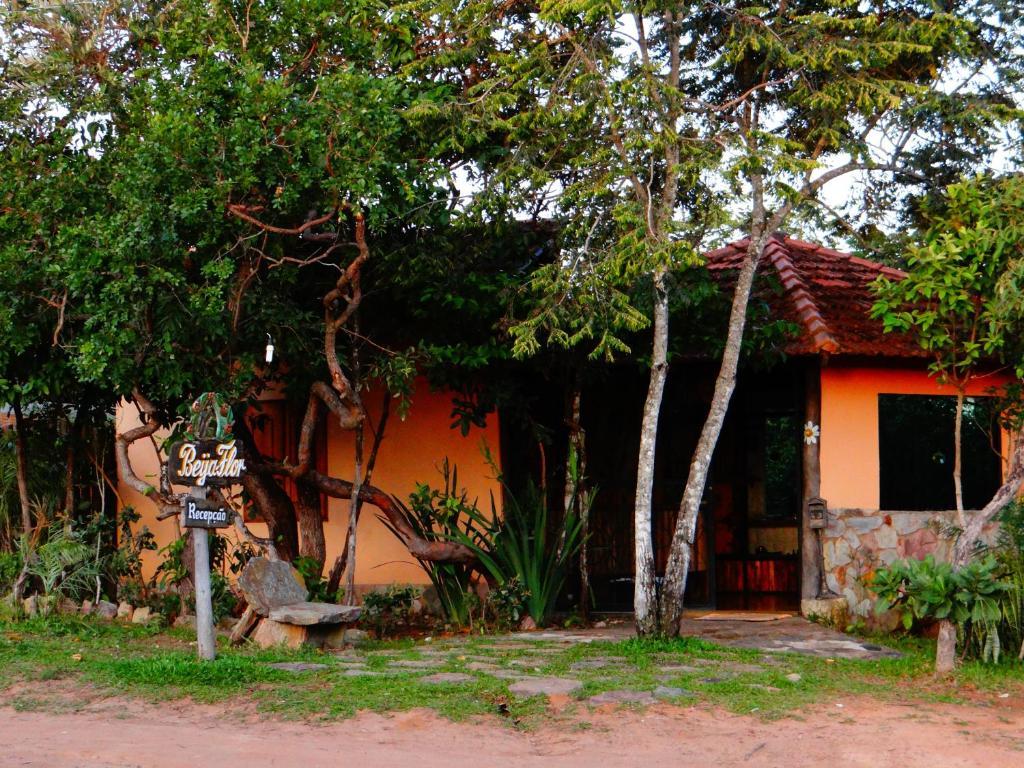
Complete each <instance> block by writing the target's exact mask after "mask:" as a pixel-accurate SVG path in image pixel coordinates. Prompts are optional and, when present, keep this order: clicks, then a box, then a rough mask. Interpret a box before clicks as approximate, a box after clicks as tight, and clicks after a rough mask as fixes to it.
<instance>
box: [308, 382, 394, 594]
mask: <svg viewBox="0 0 1024 768" xmlns="http://www.w3.org/2000/svg"><path fill="white" fill-rule="evenodd" d="M390 415H391V394H390V393H389V392H388V391H387V390H386V389H385V390H384V391H383V393H382V399H381V406H380V419H379V420H378V421H377V429H376V430H374V432H373V445H372V447H371V448H370V458H369V459H368V460H367V462H366V472H365V473H364V474H363V482H362V486H363V487H365V486H368V485H369V484H370V480H371V479H372V478H373V469H374V467H375V466H376V465H377V455H378V454H379V453H380V446H381V443H382V442H383V441H384V431H385V430H386V429H387V426H388V418H389V416H390ZM321 490H323V489H321ZM356 496H357V504H356V505H355V507H354V508H353V509H354V510H355V522H356V525H357V526H358V524H359V515H360V512H361V511H362V508H363V498H362V493H359V494H356ZM346 498H348V497H346ZM349 522H351V520H350V521H349ZM349 531H350V532H351V531H352V527H351V526H349ZM348 537H349V534H348V533H346V535H345V544H344V546H343V547H342V550H341V554H339V555H338V556H337V557H336V558H334V564H333V565H332V566H331V571H330V574H329V575H328V578H327V593H328V594H331V595H333V594H336V593H337V591H338V587H340V586H341V576H342V574H343V573H344V572H345V568H346V566H347V564H348V553H349V538H348ZM351 599H352V596H351V595H349V596H347V600H346V602H350V601H351Z"/></svg>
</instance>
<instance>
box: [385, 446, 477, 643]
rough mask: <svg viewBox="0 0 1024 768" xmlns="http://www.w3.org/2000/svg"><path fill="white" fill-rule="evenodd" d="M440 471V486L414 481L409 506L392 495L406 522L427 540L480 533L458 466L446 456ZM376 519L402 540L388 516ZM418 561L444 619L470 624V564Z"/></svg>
mask: <svg viewBox="0 0 1024 768" xmlns="http://www.w3.org/2000/svg"><path fill="white" fill-rule="evenodd" d="M441 473H442V476H443V478H444V487H443V488H442V489H441V490H437V489H433V488H431V487H430V486H428V485H426V484H425V483H417V485H416V490H415V491H413V493H412V495H411V496H410V497H409V506H405V505H404V504H402V503H401V502H400V501H399V500H398V499H395V503H396V505H397V506H398V508H399V509H400V510H401V512H402V515H403V517H404V518H405V521H406V523H408V525H409V526H410V527H411V528H412V530H413V532H414V533H415V534H416V535H417V536H419V537H420V538H423V539H426V540H427V541H452V540H454V539H458V538H460V537H463V536H464V537H469V538H471V539H473V538H475V537H477V536H478V535H480V534H479V532H478V531H477V529H476V527H475V523H476V521H477V519H478V513H477V512H476V507H475V506H474V505H472V504H471V503H470V502H469V501H468V499H467V497H466V492H465V490H461V491H460V490H458V482H459V473H458V469H457V468H456V467H452V466H450V465H449V463H448V460H447V459H445V461H444V463H443V464H442V466H441ZM378 519H379V520H380V521H381V522H382V523H383V524H384V525H385V526H386V527H387V528H388V530H390V531H391V532H392V533H393V534H395V536H396V537H398V538H399V540H401V536H399V534H398V532H397V531H396V530H395V528H394V526H392V525H391V523H390V522H389V521H388V519H387V518H385V517H383V516H378ZM420 565H421V566H422V567H423V570H424V571H426V572H427V575H428V576H429V578H430V583H431V584H432V585H433V586H434V590H435V591H436V592H437V597H438V600H439V602H440V603H441V610H442V611H443V613H444V616H445V619H447V621H448V622H449V623H450V624H452V625H453V626H455V627H467V626H469V625H470V624H471V623H472V616H473V610H474V608H475V607H476V601H477V598H476V593H475V592H474V591H473V588H472V583H473V581H472V577H473V568H472V566H469V565H465V564H463V563H441V562H434V561H430V560H421V561H420Z"/></svg>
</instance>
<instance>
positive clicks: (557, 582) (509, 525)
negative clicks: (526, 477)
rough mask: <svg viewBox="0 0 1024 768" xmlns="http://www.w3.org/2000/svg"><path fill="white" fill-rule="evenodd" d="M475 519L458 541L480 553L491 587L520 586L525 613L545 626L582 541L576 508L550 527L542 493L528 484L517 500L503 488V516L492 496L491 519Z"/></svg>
mask: <svg viewBox="0 0 1024 768" xmlns="http://www.w3.org/2000/svg"><path fill="white" fill-rule="evenodd" d="M585 503H586V504H589V503H590V501H589V499H588V500H587V501H585ZM474 516H475V523H476V528H475V530H474V532H473V533H469V534H468V533H466V532H464V531H460V532H459V533H458V534H457V539H458V540H459V541H461V542H462V543H463V544H465V545H466V546H468V547H470V548H472V549H473V550H474V551H475V552H476V553H477V556H478V557H479V558H480V563H481V564H482V565H483V567H484V570H486V572H487V575H488V577H489V579H490V581H491V582H492V584H495V585H497V586H498V588H502V587H504V586H505V585H507V584H509V583H510V582H511V581H513V580H515V581H516V582H517V586H519V585H521V589H522V590H524V596H525V608H526V612H527V613H529V615H530V616H531V617H532V618H533V620H534V621H535V622H536V623H537V626H545V625H546V624H547V622H548V620H549V619H550V617H551V614H552V612H553V611H554V609H555V602H556V601H557V600H558V597H559V595H560V593H561V591H562V586H563V585H564V584H565V579H566V576H567V575H568V573H569V568H570V566H571V564H572V562H573V558H574V557H575V556H576V553H577V552H579V548H580V545H581V544H582V542H583V538H582V520H581V518H580V516H579V515H578V514H577V513H576V511H575V504H570V505H569V509H568V511H567V512H566V515H565V516H564V519H562V520H560V521H558V522H557V523H555V524H552V521H551V520H550V516H549V513H548V508H547V501H546V500H545V498H544V495H543V494H542V493H541V492H540V490H539V489H538V488H537V487H536V486H535V485H533V484H532V483H530V484H528V485H527V487H526V490H525V492H524V493H523V494H522V495H521V496H520V497H519V498H516V497H515V496H514V495H513V494H512V492H511V491H510V490H509V489H508V488H505V493H504V504H503V505H502V510H501V514H500V515H499V514H498V511H497V508H496V505H495V502H494V499H493V498H492V499H491V515H490V518H489V519H488V518H486V517H485V516H484V515H482V514H480V513H479V511H474Z"/></svg>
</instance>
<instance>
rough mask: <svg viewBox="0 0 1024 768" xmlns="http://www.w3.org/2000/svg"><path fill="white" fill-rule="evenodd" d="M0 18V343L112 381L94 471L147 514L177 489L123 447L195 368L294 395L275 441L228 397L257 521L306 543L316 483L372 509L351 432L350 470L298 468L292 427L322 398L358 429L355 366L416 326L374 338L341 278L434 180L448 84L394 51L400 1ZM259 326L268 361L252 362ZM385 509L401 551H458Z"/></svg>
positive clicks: (395, 354) (378, 250) (387, 368)
mask: <svg viewBox="0 0 1024 768" xmlns="http://www.w3.org/2000/svg"><path fill="white" fill-rule="evenodd" d="M2 23H3V38H4V40H5V47H4V52H3V66H4V77H3V79H2V84H0V88H2V90H0V99H2V108H3V113H2V115H0V131H2V133H0V140H2V142H3V145H4V153H3V159H2V160H0V163H2V164H3V165H2V174H0V176H2V181H0V200H2V201H3V207H2V209H0V227H2V228H3V231H4V239H3V250H2V254H0V258H3V259H4V262H3V267H4V278H3V281H2V282H3V286H2V288H0V290H2V291H3V292H4V295H5V296H9V297H12V299H14V300H15V301H12V303H11V304H9V305H8V306H7V307H5V314H3V316H2V317H0V322H8V323H10V324H11V326H10V327H11V328H12V335H13V334H17V335H16V337H15V340H16V343H15V344H12V345H11V347H9V348H8V349H6V350H4V352H3V353H2V354H4V355H8V356H10V358H11V360H13V362H11V363H10V364H9V365H8V363H7V358H4V359H0V364H3V365H5V366H7V367H6V370H14V369H15V363H16V362H17V360H14V357H13V356H14V355H16V354H20V355H21V357H19V358H18V360H22V361H24V362H25V363H26V368H27V370H28V371H29V375H30V376H31V377H35V378H39V377H40V376H42V375H43V373H45V372H46V370H47V369H46V368H45V366H43V367H40V366H37V365H35V364H34V363H33V359H34V356H33V353H32V351H31V349H32V346H31V345H32V344H36V345H37V346H38V343H39V339H44V340H47V339H48V338H49V337H48V336H44V335H43V332H44V331H45V332H46V333H48V334H51V335H52V336H53V344H52V347H53V349H54V355H56V356H57V357H59V361H60V366H62V367H61V369H60V371H61V374H62V375H66V376H67V379H68V380H70V379H74V380H79V381H82V382H85V383H87V384H89V385H92V386H95V387H96V388H98V389H99V390H100V391H102V392H103V393H105V396H106V404H107V405H108V407H109V405H110V404H111V403H113V402H115V401H116V400H117V399H118V398H128V399H129V400H130V401H132V402H134V404H135V406H136V407H137V408H138V409H139V411H140V414H141V416H142V424H141V426H140V427H138V428H136V429H132V430H129V431H127V432H125V433H124V434H121V435H119V436H118V439H117V444H116V454H117V457H118V462H119V469H120V473H121V476H122V478H123V479H124V481H125V482H126V483H128V484H129V485H130V486H132V487H133V488H135V489H136V490H138V491H139V492H141V493H143V494H144V495H146V496H148V497H149V498H151V499H152V500H153V501H154V502H155V503H156V504H157V505H158V507H160V508H161V510H162V511H161V514H162V515H164V516H167V515H170V514H174V513H176V512H177V510H178V499H177V498H176V497H175V496H174V494H172V492H171V489H170V487H169V486H167V485H166V483H164V482H160V483H151V482H147V480H146V479H144V478H140V477H138V476H136V474H135V472H134V471H133V469H132V467H131V463H130V461H129V459H128V446H129V445H130V444H131V443H133V442H135V441H138V440H144V439H148V438H150V437H151V436H152V435H154V434H155V433H156V432H157V430H158V429H160V428H161V427H168V426H173V425H174V424H175V423H176V422H177V421H178V419H179V418H180V417H181V416H182V415H184V414H185V413H186V411H187V407H188V403H189V402H190V401H191V400H192V399H193V398H194V397H195V396H196V395H197V394H199V393H201V392H204V391H209V390H213V391H218V392H220V393H222V394H223V395H225V396H226V397H227V398H228V399H229V400H232V401H235V402H239V403H243V404H244V403H250V402H255V401H256V399H257V398H258V396H259V394H260V393H261V392H262V391H264V390H265V389H266V388H267V387H268V386H270V385H272V384H275V383H280V382H284V383H285V384H286V386H287V389H288V392H289V396H290V397H291V399H292V401H293V402H294V403H295V407H296V409H297V410H299V412H304V413H305V418H304V419H302V426H301V432H300V434H299V446H300V447H299V453H298V456H295V457H288V458H287V459H286V460H284V461H272V460H270V459H268V458H267V457H263V456H260V455H259V454H258V452H257V451H256V449H255V444H254V441H253V439H252V436H251V435H250V434H249V431H248V429H247V428H246V427H245V425H244V423H241V421H242V420H239V422H240V424H239V432H238V438H239V440H240V441H241V442H242V443H243V444H244V447H245V449H246V451H247V452H248V454H249V459H250V462H249V464H250V466H251V467H252V468H253V470H254V471H253V472H251V473H250V474H249V476H248V477H247V478H246V480H245V483H244V487H245V492H246V497H247V498H248V500H250V501H251V502H252V503H253V504H254V505H255V506H256V507H257V509H258V511H259V512H260V513H261V514H262V515H263V517H264V518H265V519H266V520H267V522H268V525H269V528H270V532H271V536H270V540H269V541H266V542H263V544H264V545H266V546H271V545H273V546H275V547H276V548H277V549H278V551H279V553H280V554H281V555H282V556H285V557H289V558H291V557H294V556H296V555H299V554H303V555H308V556H311V557H313V558H314V559H316V560H318V561H319V562H321V563H322V562H323V559H324V553H323V530H322V524H321V522H320V513H319V499H320V496H321V494H327V495H330V496H335V497H339V498H347V499H352V505H353V506H352V512H353V515H352V516H353V519H354V518H355V517H356V516H357V514H358V509H359V504H360V503H361V501H369V502H370V503H373V504H376V505H378V506H382V508H383V509H384V511H385V512H386V513H391V514H394V508H393V502H392V500H391V499H390V497H389V496H388V495H387V494H386V493H385V492H383V491H381V490H380V489H377V488H375V487H373V486H372V485H370V480H371V472H372V465H373V459H374V456H375V446H371V448H370V451H369V456H367V457H363V456H362V455H360V457H359V461H358V462H357V465H356V467H354V475H355V477H354V482H352V481H349V480H343V479H341V478H336V477H330V476H326V475H323V474H321V473H319V472H317V471H316V469H315V448H314V445H315V443H314V440H313V437H314V435H315V432H316V430H317V429H318V428H319V427H320V425H321V424H322V423H323V421H324V419H325V418H326V417H327V416H328V414H329V415H330V417H331V418H335V419H338V421H339V422H340V423H341V425H342V426H343V427H344V428H346V429H350V430H353V431H354V432H355V433H356V435H357V441H358V442H359V443H361V435H362V433H363V430H364V428H365V409H364V408H363V403H362V398H363V396H364V394H365V392H364V388H365V386H366V384H365V382H366V379H367V378H368V377H369V376H375V377H376V378H378V379H380V380H383V381H384V382H385V386H386V389H387V393H386V395H385V397H386V400H385V402H388V403H390V402H391V399H392V396H399V398H401V397H405V396H407V395H408V394H409V392H410V391H411V378H412V376H413V375H414V374H415V372H416V370H417V367H416V366H417V364H418V363H419V361H420V359H421V357H422V353H423V351H424V350H423V349H421V346H422V347H424V348H425V347H426V346H427V344H426V343H425V341H424V336H426V334H424V335H423V336H413V337H412V338H411V339H410V336H409V334H403V335H399V334H392V335H391V336H390V338H389V336H388V331H389V330H393V328H389V326H388V323H387V322H386V316H387V313H388V312H389V311H390V308H389V307H388V306H387V305H386V303H385V302H381V303H380V305H379V311H377V312H374V313H373V314H367V313H366V312H365V311H364V310H366V309H368V308H369V306H368V307H363V308H361V306H362V300H363V284H364V281H365V280H368V279H372V280H373V281H374V282H373V285H374V287H377V288H380V287H385V286H388V285H389V284H391V283H392V281H394V282H395V283H398V282H400V281H398V280H397V279H395V277H394V276H395V275H396V274H398V273H399V272H400V270H401V269H402V264H401V262H399V261H396V260H389V258H388V253H387V251H386V250H385V249H386V248H387V247H388V246H389V244H390V245H391V246H393V247H394V246H395V244H396V243H402V244H404V251H405V253H406V254H408V252H409V251H410V250H411V248H410V245H409V244H410V243H414V242H416V239H417V233H418V232H421V231H429V229H430V228H431V227H435V226H443V225H444V223H445V222H447V220H448V217H449V215H450V214H449V208H450V206H451V204H452V199H451V193H450V187H449V185H448V180H449V174H450V167H449V166H450V163H451V157H452V155H451V148H450V147H449V146H448V144H447V137H446V134H445V132H444V131H443V130H438V127H437V125H436V124H434V123H432V122H431V121H430V120H428V119H426V118H424V117H423V116H422V114H421V112H422V110H421V109H420V108H421V107H422V105H423V104H424V103H429V102H434V101H438V100H444V99H446V98H449V95H450V94H449V92H448V91H447V90H446V89H445V88H438V87H437V85H436V84H434V83H431V82H427V81H423V80H417V79H415V78H411V77H408V76H406V75H405V74H404V68H405V67H406V66H407V65H408V64H409V63H410V62H411V61H412V60H413V59H414V58H415V57H416V55H417V40H416V37H415V35H416V28H415V25H414V24H413V23H412V19H411V18H410V17H408V16H407V15H405V14H404V13H403V12H402V11H401V10H400V9H396V8H392V7H391V6H390V5H389V4H387V3H384V2H379V1H377V0H356V2H349V3H344V4H340V5H339V4H338V3H336V2H328V0H313V2H307V1H305V0H303V1H301V2H300V1H299V0H254V1H252V2H218V3H215V4H213V5H212V6H211V5H210V4H208V3H204V2H198V1H195V0H184V2H175V3H163V2H128V1H123V0H109V2H106V3H96V4H93V3H89V4H81V3H66V4H62V3H54V4H47V5H45V6H40V7H38V8H33V7H31V6H26V7H24V8H22V9H20V10H19V9H12V10H10V11H9V12H7V13H5V14H4V16H3V18H2ZM395 250H396V251H397V250H398V248H397V247H395ZM375 261H376V262H377V264H374V262H375ZM419 274H420V275H421V276H422V277H423V279H424V280H429V276H427V275H423V273H422V272H420V273H419ZM403 280H404V281H405V282H407V283H408V282H412V279H410V278H407V277H405V276H403ZM409 293H411V292H407V293H406V294H405V295H406V296H408V295H409ZM54 304H56V305H55V306H51V305H54ZM7 310H10V311H7ZM20 310H24V311H20ZM381 318H383V319H381ZM58 320H59V322H58ZM22 327H24V330H21V329H22ZM378 329H380V332H379V333H378ZM268 333H269V334H270V335H271V336H272V338H273V339H274V341H275V343H276V347H277V350H278V356H279V360H281V361H283V365H282V364H281V363H275V364H274V365H270V366H267V365H264V364H263V361H262V357H263V350H264V345H265V341H266V335H267V334H268ZM20 338H24V339H25V341H24V342H21V341H17V340H18V339H20ZM368 339H372V341H368ZM392 341H395V342H402V345H401V346H398V345H397V344H395V345H394V346H390V345H391V343H392ZM406 342H408V343H406ZM421 342H423V343H422V344H421ZM410 347H412V349H411V350H410ZM22 350H25V351H24V352H23V353H22ZM285 373H287V375H285ZM10 380H13V379H10ZM27 380H30V381H32V380H34V379H27ZM19 386H21V390H20V393H21V394H22V396H23V397H28V398H35V397H36V396H37V391H38V390H39V388H40V387H41V386H42V385H36V384H33V385H32V387H33V388H32V389H27V388H26V386H25V385H24V384H20V385H19ZM385 412H386V411H385ZM378 427H379V428H378V429H377V430H376V434H377V437H378V438H379V437H380V436H381V435H382V434H383V429H382V428H383V424H380V425H378ZM377 445H379V443H377ZM360 453H361V452H360ZM288 479H291V480H293V481H295V482H296V483H297V484H298V487H299V494H298V499H299V500H298V503H297V509H296V504H295V503H293V502H292V501H291V499H289V497H288V495H287V494H286V493H285V490H284V484H285V482H286V480H288ZM296 518H298V522H296ZM401 530H402V533H403V535H404V536H405V540H407V542H408V543H410V546H411V547H413V548H414V549H417V554H418V555H420V556H422V557H424V558H426V559H429V558H432V557H437V558H444V557H458V556H460V555H462V556H465V557H468V555H467V554H466V553H464V552H462V551H461V549H460V548H459V547H457V546H455V545H452V544H451V543H448V542H441V543H437V544H429V543H427V542H423V541H420V540H418V539H415V537H414V535H413V532H412V531H411V530H409V529H407V527H403V528H402V529H401ZM353 545H354V539H353ZM349 551H351V550H350V548H349ZM348 564H349V566H351V560H349V563H348ZM342 565H344V563H343V564H342ZM349 570H350V571H351V567H350V568H349Z"/></svg>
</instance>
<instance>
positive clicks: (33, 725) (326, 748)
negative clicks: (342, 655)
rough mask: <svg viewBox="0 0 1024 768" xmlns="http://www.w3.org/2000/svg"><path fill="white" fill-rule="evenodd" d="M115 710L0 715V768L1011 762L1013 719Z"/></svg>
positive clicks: (980, 714) (908, 712)
mask: <svg viewBox="0 0 1024 768" xmlns="http://www.w3.org/2000/svg"><path fill="white" fill-rule="evenodd" d="M220 716H221V713H220V711H219V710H217V709H215V708H212V707H196V708H193V709H188V710H183V709H180V708H179V707H177V706H176V707H175V708H174V709H173V710H171V711H169V712H168V711H161V710H158V709H155V708H152V709H151V708H147V707H142V706H140V705H138V704H137V703H131V704H128V703H126V702H124V701H112V702H108V704H107V705H106V706H102V707H99V708H96V707H92V708H90V711H88V712H85V713H70V714H54V713H42V712H15V711H13V710H11V709H7V708H4V709H0V766H2V768H9V767H10V768H13V767H15V766H17V767H18V768H24V767H25V766H32V767H38V768H129V767H131V768H136V767H138V768H186V766H187V767H188V768H195V767H197V766H198V767H205V766H213V767H214V768H236V767H238V768H241V767H242V766H245V768H254V767H255V766H261V767H263V766H275V767H276V766H281V767H284V766H288V767H289V768H291V767H292V766H299V767H300V768H320V766H331V768H337V766H342V767H343V768H344V767H345V766H355V767H356V768H434V767H435V766H436V767H437V768H463V767H464V766H465V767H466V768H469V767H470V766H472V767H473V768H488V767H489V766H516V768H519V766H524V767H526V768H532V767H533V766H538V767H539V766H546V767H548V766H566V767H567V768H576V767H579V768H583V766H586V767H587V768H592V767H593V766H599V767H600V768H634V767H635V766H641V765H642V766H644V768H658V767H660V766H673V768H676V767H677V766H706V765H713V766H715V767H716V768H726V767H728V766H752V767H753V768H757V767H758V766H761V767H768V766H772V767H774V766H782V765H785V766H787V767H788V768H799V767H800V766H830V767H834V768H858V767H859V766H865V767H866V766H871V768H877V766H899V768H914V767H915V766H922V768H923V767H925V766H927V768H947V767H950V768H952V767H954V766H984V767H985V768H1001V767H1002V766H1006V767H1007V768H1010V766H1020V765H1024V708H1021V705H1020V703H1019V702H1015V703H1010V702H1007V703H1005V704H996V705H989V706H985V707H969V708H968V707H955V706H948V705H942V706H938V705H936V706H920V705H915V706H899V705H892V704H880V703H878V702H874V701H870V700H859V701H852V702H848V703H846V704H844V705H843V706H842V707H841V708H840V707H838V706H837V703H836V702H830V703H828V704H826V705H824V706H823V707H821V708H820V710H819V711H817V712H815V713H814V714H812V715H810V716H808V717H804V718H802V719H795V718H790V719H785V720H781V721H777V722H764V721H762V720H758V719H755V718H751V717H742V716H737V715H728V714H725V713H722V712H716V711H712V710H707V709H703V708H699V707H693V708H685V709H684V708H676V707H668V706H658V707H654V708H651V709H649V710H647V711H646V712H637V711H623V710H618V711H616V710H612V709H610V708H609V709H605V710H601V711H595V712H590V713H582V714H577V715H572V716H560V717H557V718H555V719H553V720H552V723H551V725H548V726H545V727H544V728H542V729H541V730H539V731H535V732H532V733H520V732H516V731H515V730H513V729H511V728H505V727H502V726H501V725H494V724H473V725H471V724H455V723H451V722H448V721H446V720H442V719H440V718H438V717H437V716H435V715H434V714H432V713H429V712H423V711H414V712H406V713H400V714H395V715H391V716H381V715H375V714H362V715H360V716H359V717H357V718H355V719H353V720H349V721H345V722H340V723H331V724H329V725H311V724H306V723H282V722H266V721H262V722H252V723H244V722H238V721H227V722H224V721H222V720H221V717H220Z"/></svg>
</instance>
